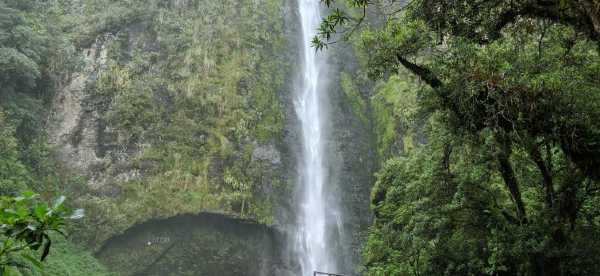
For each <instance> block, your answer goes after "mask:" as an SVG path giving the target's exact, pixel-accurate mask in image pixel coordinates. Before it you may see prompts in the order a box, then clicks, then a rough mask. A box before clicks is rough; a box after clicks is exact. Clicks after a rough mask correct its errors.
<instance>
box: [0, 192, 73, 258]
mask: <svg viewBox="0 0 600 276" xmlns="http://www.w3.org/2000/svg"><path fill="white" fill-rule="evenodd" d="M38 198H39V195H37V194H35V193H33V192H30V191H28V192H23V193H22V194H21V195H20V196H17V197H11V196H1V197H0V233H2V235H3V236H4V238H3V239H2V242H1V246H0V270H2V269H6V266H17V264H16V263H15V262H14V261H12V259H13V258H14V256H21V257H23V258H24V259H25V260H27V261H28V262H29V263H30V264H32V265H33V266H35V267H38V268H39V267H41V262H42V261H44V260H45V259H46V257H47V256H48V254H50V247H51V245H52V240H51V239H50V236H49V233H50V232H57V233H60V234H62V235H64V227H65V225H66V222H67V220H71V219H79V218H81V217H82V216H83V212H82V211H81V210H76V211H74V212H73V211H71V210H70V209H69V208H67V207H66V206H65V205H64V202H65V197H64V196H60V197H59V198H57V199H56V200H55V201H54V203H53V204H52V206H48V204H46V203H45V202H41V201H39V200H38ZM40 249H41V254H40V257H39V261H38V260H37V259H35V258H33V257H32V256H31V255H29V253H27V252H26V251H27V250H32V251H38V250H40Z"/></svg>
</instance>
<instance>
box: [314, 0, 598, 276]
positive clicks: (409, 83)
mask: <svg viewBox="0 0 600 276" xmlns="http://www.w3.org/2000/svg"><path fill="white" fill-rule="evenodd" d="M322 2H324V4H326V5H328V6H331V7H332V8H333V6H334V5H336V4H340V3H335V1H331V0H324V1H322ZM340 2H343V1H340ZM346 6H348V7H350V8H349V9H333V10H332V12H331V13H330V15H329V16H328V17H327V18H325V19H324V21H323V22H322V25H321V28H320V34H319V36H318V37H315V38H314V39H313V43H314V45H315V47H317V48H318V49H325V48H328V47H330V46H331V45H333V44H332V43H334V42H338V41H337V40H343V39H344V38H348V39H349V40H350V41H352V42H353V44H354V45H355V46H356V48H357V49H359V51H362V52H363V53H364V56H365V57H364V63H365V64H366V66H367V71H368V73H369V75H370V76H371V77H373V78H375V79H378V80H379V83H381V84H380V85H379V86H380V87H379V89H377V88H376V89H375V91H374V95H373V97H372V99H370V100H371V102H373V107H374V108H373V112H374V115H375V116H374V117H375V122H376V128H378V129H379V130H378V133H380V135H379V137H380V139H381V142H380V143H379V147H380V151H381V152H383V153H385V152H389V151H387V148H385V147H389V145H391V144H392V143H391V142H390V141H392V140H393V139H395V140H398V141H402V140H404V141H402V143H401V144H402V145H405V146H403V147H400V149H401V150H397V151H395V152H396V153H392V154H388V155H387V157H389V160H387V162H385V165H383V167H382V169H381V171H380V172H379V173H378V174H377V182H376V184H375V187H374V189H373V192H372V197H371V198H372V208H373V211H374V213H375V222H374V225H373V226H372V227H371V230H370V231H369V237H368V241H367V244H366V246H365V248H364V251H363V255H364V259H365V260H364V261H365V263H364V266H365V268H364V269H365V273H366V274H368V275H599V274H600V266H599V265H598V264H599V261H600V260H599V259H598V256H599V253H600V252H598V248H599V246H598V245H599V244H600V238H599V237H600V213H599V212H598V210H599V209H598V207H599V206H600V195H599V193H598V192H599V188H600V186H599V184H600V182H599V181H600V175H599V172H600V158H599V156H600V120H599V119H600V55H599V54H600V51H599V50H600V49H599V47H600V24H599V23H600V2H598V1H592V0H582V1H570V0H560V1H553V0H550V1H537V0H524V1H504V0H489V1H488V0H486V1H446V0H442V1H429V0H414V1H394V0H392V1H368V0H367V1H362V0H351V1H346ZM415 79H417V80H415ZM407 87H417V89H407ZM405 99H410V101H406V100H405ZM381 101H383V103H385V105H383V106H382V105H381V104H378V103H379V102H381ZM380 107H382V108H380ZM391 121H393V122H395V123H389V122H391ZM378 125H379V126H378ZM382 126H383V127H382ZM386 126H387V127H386ZM381 134H383V136H382V135H381ZM394 135H397V136H396V137H394ZM381 146H384V148H381ZM392 152H394V151H392ZM384 157H385V156H384Z"/></svg>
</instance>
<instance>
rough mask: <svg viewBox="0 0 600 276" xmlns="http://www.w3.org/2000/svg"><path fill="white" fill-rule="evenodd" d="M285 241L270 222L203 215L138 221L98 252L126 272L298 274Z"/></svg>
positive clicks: (118, 268)
mask: <svg viewBox="0 0 600 276" xmlns="http://www.w3.org/2000/svg"><path fill="white" fill-rule="evenodd" d="M282 244H284V239H283V236H281V235H280V234H279V233H278V232H277V231H275V230H273V229H272V228H269V227H267V226H265V225H261V224H257V223H256V222H252V221H249V220H241V219H235V218H231V217H227V216H223V215H218V214H208V213H203V214H199V215H183V216H177V217H173V218H169V219H164V220H153V221H149V222H146V223H143V224H140V225H136V226H135V227H133V228H131V229H129V230H127V231H126V232H125V233H124V234H123V235H119V236H116V237H113V238H111V239H110V240H108V241H107V243H106V244H105V245H104V246H103V247H102V249H101V250H100V251H99V253H98V254H97V255H98V257H99V258H100V259H101V260H102V262H103V263H105V264H106V265H107V266H108V267H110V268H111V270H113V271H115V272H118V273H120V274H121V275H223V276H227V275H231V276H233V275H248V276H253V275H293V273H291V271H292V270H291V268H292V265H291V262H290V261H289V259H288V258H287V257H286V256H285V255H282V254H281V252H284V250H283V248H282V247H281V246H282Z"/></svg>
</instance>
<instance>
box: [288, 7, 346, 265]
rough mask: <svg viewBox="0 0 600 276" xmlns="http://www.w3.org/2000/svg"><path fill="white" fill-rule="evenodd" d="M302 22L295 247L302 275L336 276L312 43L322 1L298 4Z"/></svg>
mask: <svg viewBox="0 0 600 276" xmlns="http://www.w3.org/2000/svg"><path fill="white" fill-rule="evenodd" d="M298 2H299V5H300V17H301V22H302V43H303V44H302V49H303V57H304V60H303V70H302V72H303V78H302V85H301V87H300V89H299V91H298V94H299V95H297V98H296V102H295V109H296V113H297V115H298V117H299V119H300V122H301V128H302V137H303V141H302V142H303V151H302V156H301V159H300V160H301V166H300V177H299V179H300V183H299V184H300V185H301V187H300V189H299V190H300V191H301V194H300V201H301V204H300V206H299V212H298V213H299V214H298V225H297V229H296V247H297V252H298V254H299V261H300V264H301V267H302V275H303V276H308V275H313V271H325V272H333V271H335V270H336V265H335V258H334V257H333V256H332V254H331V253H332V252H329V251H330V250H329V248H330V247H331V246H332V243H333V241H328V239H327V237H328V234H327V233H328V227H327V225H328V223H327V218H328V217H331V216H329V215H328V214H337V212H336V211H335V210H336V209H335V208H334V206H331V204H330V203H328V202H327V200H326V197H325V196H324V184H325V179H326V174H325V169H324V167H323V166H324V157H323V153H324V140H325V137H324V132H323V129H322V128H323V117H324V116H323V115H324V111H323V110H322V106H321V103H320V100H319V99H320V98H321V97H323V96H324V95H322V93H326V91H321V90H323V86H324V85H323V80H324V76H323V74H324V73H325V70H324V66H325V62H323V59H324V53H323V52H317V51H315V49H314V48H313V47H312V46H311V43H310V40H311V38H312V37H313V36H314V35H315V34H316V30H317V27H318V26H319V24H320V21H321V16H320V0H298Z"/></svg>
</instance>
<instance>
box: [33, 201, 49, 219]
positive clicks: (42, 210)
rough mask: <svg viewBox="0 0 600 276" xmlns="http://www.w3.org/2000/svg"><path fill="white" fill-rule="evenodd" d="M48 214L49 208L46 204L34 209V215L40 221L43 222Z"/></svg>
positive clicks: (38, 205)
mask: <svg viewBox="0 0 600 276" xmlns="http://www.w3.org/2000/svg"><path fill="white" fill-rule="evenodd" d="M46 213H48V207H47V206H46V205H45V204H37V205H36V206H35V207H34V208H33V215H34V216H35V217H36V218H37V219H39V220H43V219H44V217H45V216H46Z"/></svg>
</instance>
